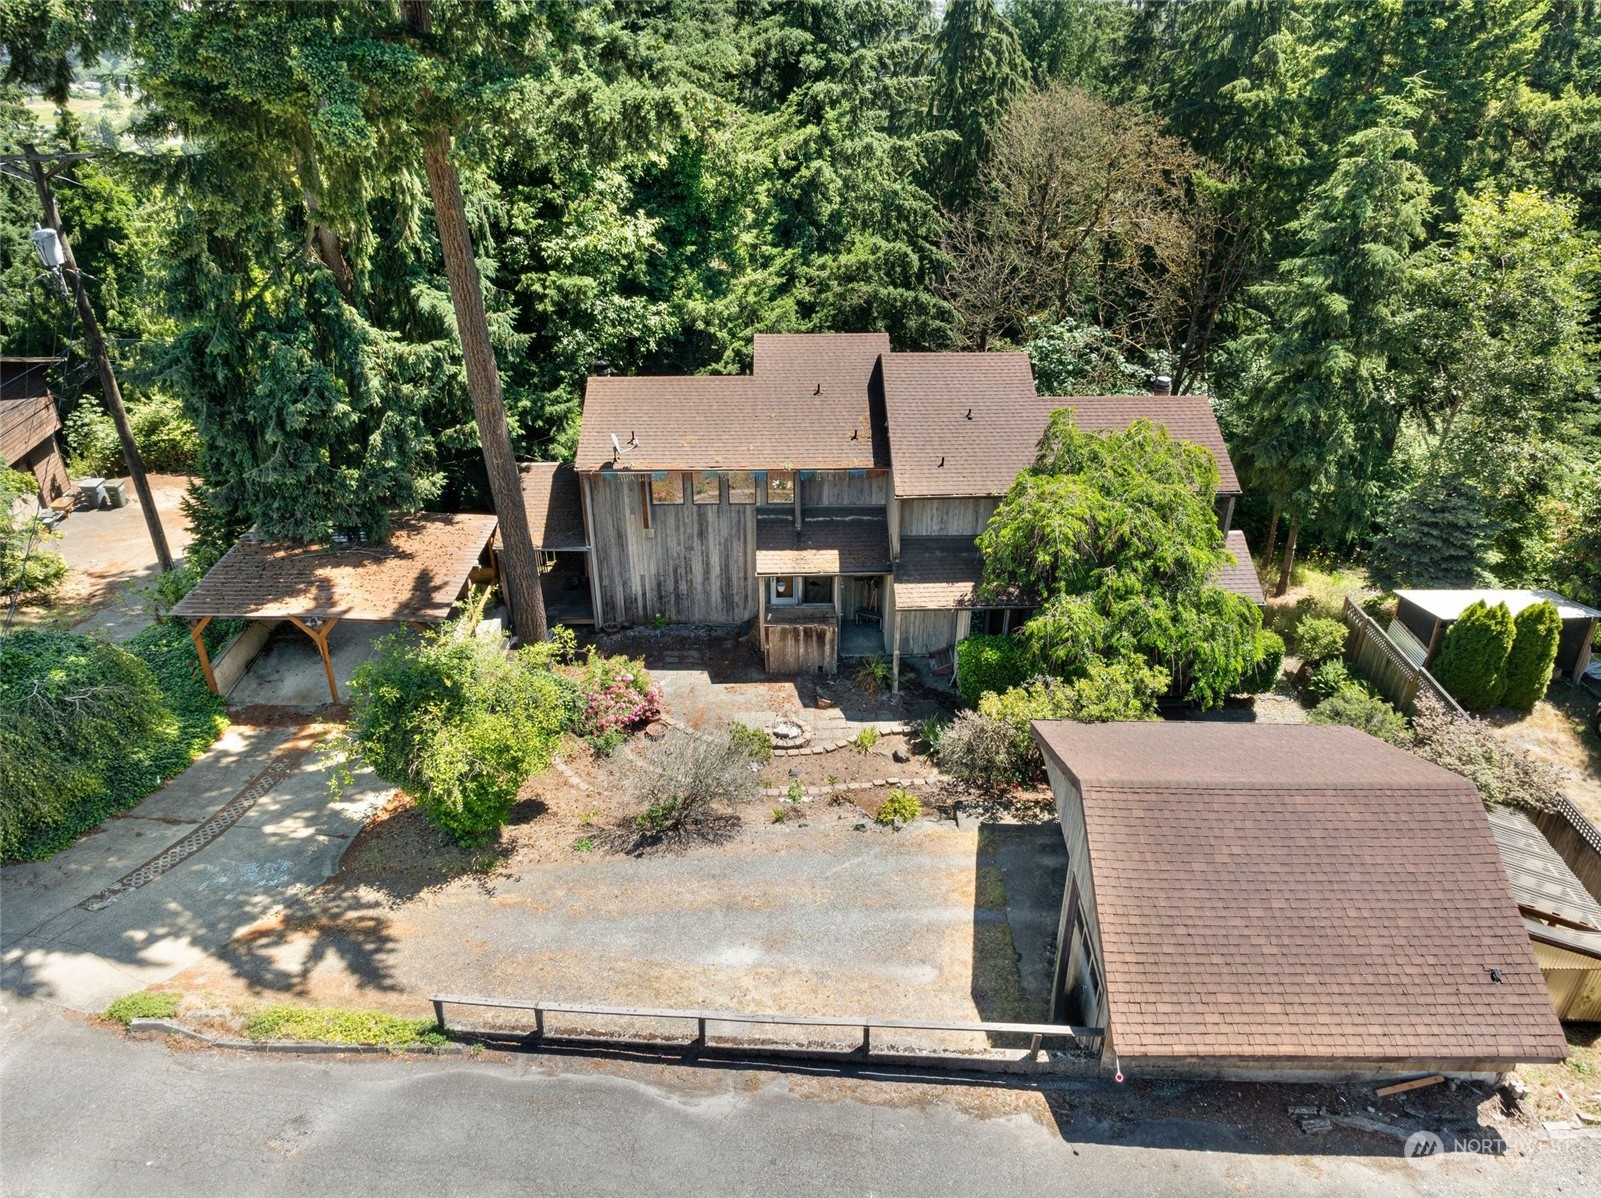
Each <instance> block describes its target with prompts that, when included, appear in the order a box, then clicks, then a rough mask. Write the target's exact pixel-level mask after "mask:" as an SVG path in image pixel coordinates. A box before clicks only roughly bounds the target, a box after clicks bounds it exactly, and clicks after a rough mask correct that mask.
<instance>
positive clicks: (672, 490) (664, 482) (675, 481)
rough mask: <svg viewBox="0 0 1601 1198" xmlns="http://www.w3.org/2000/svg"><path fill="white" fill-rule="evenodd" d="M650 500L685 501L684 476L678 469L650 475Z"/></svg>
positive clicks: (657, 501) (658, 501)
mask: <svg viewBox="0 0 1601 1198" xmlns="http://www.w3.org/2000/svg"><path fill="white" fill-rule="evenodd" d="M650 501H651V502H652V503H683V502H684V476H683V475H682V474H679V473H678V472H677V471H676V470H669V471H667V472H666V473H663V474H652V475H651V476H650Z"/></svg>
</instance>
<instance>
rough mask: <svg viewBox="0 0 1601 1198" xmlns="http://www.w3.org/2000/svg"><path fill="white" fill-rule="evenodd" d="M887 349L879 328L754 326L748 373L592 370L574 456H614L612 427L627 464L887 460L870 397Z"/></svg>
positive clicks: (593, 465) (749, 466)
mask: <svg viewBox="0 0 1601 1198" xmlns="http://www.w3.org/2000/svg"><path fill="white" fill-rule="evenodd" d="M888 353H889V338H888V337H887V336H885V335H884V334H882V333H827V334H793V335H777V334H760V333H759V334H757V336H756V354H755V367H754V371H753V373H752V374H748V375H657V376H645V377H631V378H624V377H620V376H607V377H605V378H592V379H590V380H589V385H588V388H587V390H586V393H585V397H584V415H583V424H582V426H581V428H580V430H579V436H578V455H577V458H576V461H575V463H574V464H575V465H576V466H577V467H578V469H580V470H598V469H601V468H602V467H607V466H610V464H611V461H612V445H611V438H612V435H613V434H615V435H616V437H617V439H618V441H620V442H621V443H622V444H623V446H624V450H625V452H624V453H623V455H622V458H621V459H620V461H619V462H618V463H617V468H618V469H626V470H782V469H789V468H795V469H802V468H804V469H811V470H844V469H854V468H862V467H868V468H871V467H879V468H882V467H885V466H887V465H888V464H889V462H888V458H887V454H886V452H885V451H884V449H883V447H882V444H880V446H879V448H878V450H877V451H876V452H875V440H874V420H873V407H874V392H875V390H876V382H875V379H876V375H877V369H878V361H879V358H880V356H881V355H888ZM630 438H637V440H638V447H637V448H633V449H629V448H628V442H629V440H630ZM881 441H882V438H880V442H881Z"/></svg>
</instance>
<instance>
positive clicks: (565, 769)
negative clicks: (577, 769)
mask: <svg viewBox="0 0 1601 1198" xmlns="http://www.w3.org/2000/svg"><path fill="white" fill-rule="evenodd" d="M550 763H551V764H552V765H554V766H555V767H556V769H557V770H559V771H560V772H561V776H562V777H563V778H566V779H567V781H569V782H571V783H572V784H573V786H574V788H576V789H578V790H581V791H584V792H586V793H587V792H589V791H593V790H594V789H595V788H594V787H593V786H591V785H590V784H589V783H588V782H585V781H584V780H583V779H582V778H580V777H579V776H578V775H577V774H575V773H573V767H572V766H570V765H568V764H567V763H566V762H565V761H563V760H562V759H561V758H560V757H552V758H551V759H550Z"/></svg>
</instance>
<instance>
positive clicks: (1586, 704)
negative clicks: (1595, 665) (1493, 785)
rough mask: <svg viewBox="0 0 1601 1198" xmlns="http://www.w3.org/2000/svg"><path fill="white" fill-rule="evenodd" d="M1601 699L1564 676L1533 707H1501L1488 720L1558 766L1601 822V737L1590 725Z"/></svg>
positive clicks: (1582, 806) (1574, 795) (1572, 793)
mask: <svg viewBox="0 0 1601 1198" xmlns="http://www.w3.org/2000/svg"><path fill="white" fill-rule="evenodd" d="M1596 702H1597V699H1596V697H1595V696H1594V695H1592V694H1590V693H1589V692H1588V691H1586V690H1585V689H1584V688H1582V687H1580V686H1578V685H1576V684H1575V683H1573V682H1571V681H1569V680H1568V679H1566V678H1558V679H1556V680H1555V681H1554V682H1552V683H1551V687H1550V689H1549V690H1548V691H1547V692H1546V697H1545V698H1544V699H1542V700H1540V702H1538V703H1536V704H1535V705H1534V710H1533V711H1530V712H1527V713H1524V712H1520V711H1511V710H1509V709H1507V708H1504V707H1498V708H1496V709H1495V710H1494V711H1492V712H1491V713H1490V714H1489V716H1488V719H1489V722H1490V726H1491V727H1492V728H1494V729H1495V731H1496V733H1497V734H1498V735H1500V736H1501V737H1502V738H1503V739H1505V740H1507V741H1510V742H1511V743H1512V744H1515V745H1517V746H1518V747H1519V748H1521V749H1523V750H1524V751H1525V752H1527V753H1528V754H1529V755H1530V756H1531V757H1534V758H1536V759H1538V760H1540V761H1543V762H1545V763H1546V764H1547V765H1549V766H1551V767H1552V768H1553V769H1555V770H1556V771H1557V773H1558V774H1560V775H1561V777H1562V781H1563V789H1564V791H1565V792H1566V794H1567V796H1568V798H1569V799H1571V800H1572V801H1573V805H1574V806H1576V807H1577V808H1578V809H1579V810H1580V811H1582V812H1584V814H1585V815H1586V816H1587V817H1588V818H1589V820H1590V822H1591V823H1594V824H1598V825H1601V737H1598V736H1596V734H1595V732H1594V731H1593V730H1592V729H1591V728H1590V715H1591V713H1592V712H1594V711H1595V705H1596Z"/></svg>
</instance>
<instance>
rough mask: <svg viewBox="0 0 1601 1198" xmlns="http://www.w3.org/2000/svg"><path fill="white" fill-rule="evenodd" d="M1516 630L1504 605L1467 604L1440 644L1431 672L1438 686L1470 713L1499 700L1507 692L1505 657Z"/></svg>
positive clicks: (1477, 602)
mask: <svg viewBox="0 0 1601 1198" xmlns="http://www.w3.org/2000/svg"><path fill="white" fill-rule="evenodd" d="M1516 636H1517V628H1516V625H1515V624H1514V623H1513V620H1512V613H1511V612H1509V611H1508V610H1507V607H1506V604H1504V603H1498V604H1496V605H1495V606H1494V607H1487V606H1485V604H1484V601H1483V600H1475V601H1474V602H1473V603H1471V604H1469V605H1468V607H1467V610H1465V611H1464V612H1463V613H1462V615H1461V616H1459V617H1458V618H1457V620H1456V622H1455V623H1453V624H1452V625H1451V627H1450V628H1448V629H1446V632H1445V639H1444V640H1443V641H1442V642H1441V644H1440V652H1439V655H1438V656H1437V657H1436V658H1435V659H1434V665H1433V667H1432V672H1433V674H1434V677H1435V678H1436V679H1437V680H1438V681H1439V683H1440V685H1441V686H1443V687H1445V689H1446V690H1447V691H1449V692H1450V693H1451V696H1452V697H1453V698H1454V699H1455V700H1456V701H1457V702H1458V703H1460V704H1462V706H1463V707H1465V708H1467V709H1468V710H1469V711H1484V710H1487V709H1488V708H1491V707H1494V706H1495V705H1496V704H1497V703H1499V702H1500V701H1501V692H1502V691H1503V690H1505V689H1506V664H1507V655H1508V654H1509V653H1511V651H1512V642H1513V640H1514V639H1515V638H1516Z"/></svg>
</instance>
